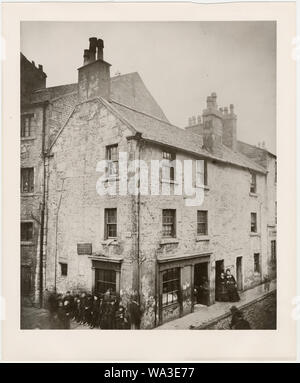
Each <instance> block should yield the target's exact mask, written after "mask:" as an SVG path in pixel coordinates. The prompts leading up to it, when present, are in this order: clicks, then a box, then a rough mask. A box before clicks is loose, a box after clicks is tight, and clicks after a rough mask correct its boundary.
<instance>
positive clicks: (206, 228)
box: [197, 210, 208, 236]
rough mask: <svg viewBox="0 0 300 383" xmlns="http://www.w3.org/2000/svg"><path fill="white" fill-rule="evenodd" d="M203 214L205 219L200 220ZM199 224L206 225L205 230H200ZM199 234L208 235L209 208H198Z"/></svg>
mask: <svg viewBox="0 0 300 383" xmlns="http://www.w3.org/2000/svg"><path fill="white" fill-rule="evenodd" d="M203 213H204V214H203ZM202 214H203V215H202ZM201 215H202V217H201V218H203V217H204V219H203V220H199V218H200V216H201ZM199 225H204V228H205V230H204V232H201V231H199ZM197 235H199V236H201V235H203V236H204V235H208V211H207V210H197Z"/></svg>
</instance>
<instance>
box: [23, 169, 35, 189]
mask: <svg viewBox="0 0 300 383" xmlns="http://www.w3.org/2000/svg"><path fill="white" fill-rule="evenodd" d="M33 191H34V170H33V168H22V169H21V193H33Z"/></svg>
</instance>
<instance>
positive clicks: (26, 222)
mask: <svg viewBox="0 0 300 383" xmlns="http://www.w3.org/2000/svg"><path fill="white" fill-rule="evenodd" d="M27 224H30V225H31V237H30V238H28V236H27V235H26V238H24V237H22V233H23V232H24V231H23V229H22V225H27ZM26 232H27V230H26ZM20 234H21V235H20V237H21V242H30V243H31V242H33V238H34V225H33V221H21V233H20ZM26 234H27V233H26Z"/></svg>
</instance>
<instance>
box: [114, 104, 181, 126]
mask: <svg viewBox="0 0 300 383" xmlns="http://www.w3.org/2000/svg"><path fill="white" fill-rule="evenodd" d="M110 101H111V102H113V103H115V104H117V105H120V106H123V107H124V108H127V109H130V110H132V111H133V112H136V113H140V114H143V115H144V116H147V117H150V118H153V119H154V120H157V121H159V122H163V123H164V124H167V125H170V126H173V127H174V128H177V129H181V128H179V127H178V126H176V125H173V124H171V123H170V122H169V121H165V120H162V119H161V118H159V117H156V116H153V115H152V114H149V113H146V112H143V111H141V110H137V109H135V108H133V107H132V106H129V105H125V104H122V103H121V102H119V101H116V100H113V99H110ZM181 130H184V129H181Z"/></svg>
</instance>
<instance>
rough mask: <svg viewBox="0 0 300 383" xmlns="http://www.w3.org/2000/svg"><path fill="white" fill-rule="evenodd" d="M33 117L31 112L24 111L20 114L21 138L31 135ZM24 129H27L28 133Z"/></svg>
mask: <svg viewBox="0 0 300 383" xmlns="http://www.w3.org/2000/svg"><path fill="white" fill-rule="evenodd" d="M33 118H34V114H33V113H24V114H21V131H20V136H21V138H30V137H32V136H33V134H32V120H33ZM26 120H27V121H28V126H27V127H26ZM26 129H27V130H28V134H26Z"/></svg>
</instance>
